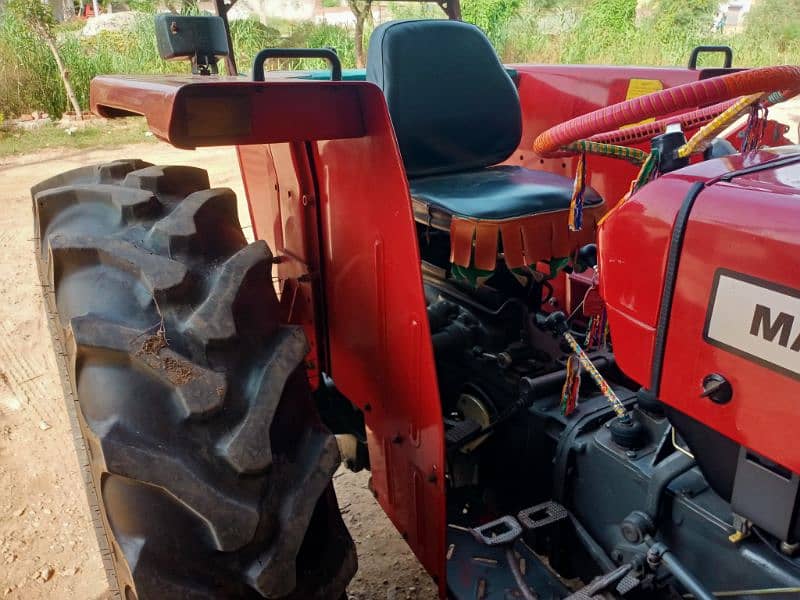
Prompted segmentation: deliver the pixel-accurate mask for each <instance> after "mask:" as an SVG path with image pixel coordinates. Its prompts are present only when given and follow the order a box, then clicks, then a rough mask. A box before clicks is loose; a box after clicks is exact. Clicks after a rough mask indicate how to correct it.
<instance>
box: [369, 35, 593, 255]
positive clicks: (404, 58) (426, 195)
mask: <svg viewBox="0 0 800 600" xmlns="http://www.w3.org/2000/svg"><path fill="white" fill-rule="evenodd" d="M367 80H368V81H370V82H372V83H375V84H376V85H378V87H380V88H381V90H382V91H383V93H384V96H385V97H386V104H387V106H388V108H389V114H390V116H391V119H392V124H393V125H394V130H395V136H396V137H397V142H398V145H399V147H400V154H401V156H402V158H403V164H404V165H405V169H406V175H407V177H408V181H409V188H410V191H411V198H412V205H413V209H414V216H415V219H416V220H417V221H419V222H421V223H425V224H426V225H428V226H431V227H434V228H438V229H443V230H446V231H449V233H450V250H451V253H450V261H451V263H453V264H454V265H459V266H462V267H470V266H474V267H476V268H478V269H481V270H494V268H495V264H496V260H497V257H498V255H499V252H500V248H502V255H503V261H504V262H505V264H506V266H508V267H509V268H516V267H522V266H531V265H534V264H535V263H537V262H538V261H540V260H549V259H550V258H552V257H565V256H569V255H570V254H571V252H572V251H573V250H574V249H575V248H577V247H578V246H579V245H582V244H585V243H587V242H589V241H592V240H593V238H594V231H595V224H596V223H597V221H598V220H599V218H600V217H601V216H602V211H603V210H604V206H603V202H602V199H601V198H600V196H599V195H598V194H597V192H595V191H594V190H592V189H591V188H587V189H586V191H585V195H584V207H585V209H588V210H584V227H583V229H582V230H581V231H577V232H576V231H570V230H569V228H568V221H569V213H570V211H569V206H570V200H571V197H572V189H573V183H572V180H570V179H568V178H567V177H564V176H562V175H556V174H553V173H549V172H545V171H534V170H531V169H525V168H523V167H519V166H512V165H502V164H501V163H503V161H505V160H507V159H508V158H509V156H511V155H512V153H513V152H514V151H515V150H516V149H517V148H518V147H519V145H520V140H521V138H522V110H521V107H520V101H519V94H518V93H517V87H516V85H515V83H514V82H513V81H512V79H511V77H510V76H509V74H508V72H507V70H506V69H505V67H504V66H503V65H502V63H501V62H500V59H499V58H498V57H497V54H496V53H495V51H494V48H492V45H491V43H490V42H489V40H488V39H487V38H486V36H485V35H484V34H483V32H482V31H481V30H480V29H478V28H477V27H475V26H474V25H470V24H468V23H463V22H460V21H445V20H421V21H392V22H389V23H385V24H383V25H381V26H380V27H378V28H377V29H375V32H374V33H373V34H372V39H371V40H370V44H369V54H368V58H367Z"/></svg>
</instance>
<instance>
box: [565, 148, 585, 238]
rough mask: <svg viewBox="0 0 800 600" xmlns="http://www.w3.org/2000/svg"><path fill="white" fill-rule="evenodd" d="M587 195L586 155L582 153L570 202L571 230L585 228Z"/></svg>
mask: <svg viewBox="0 0 800 600" xmlns="http://www.w3.org/2000/svg"><path fill="white" fill-rule="evenodd" d="M585 193H586V153H585V152H581V155H580V156H579V157H578V165H577V167H576V168H575V182H574V184H573V185H572V198H571V199H570V201H569V222H568V225H569V230H570V231H580V230H581V229H582V228H583V196H584V194H585Z"/></svg>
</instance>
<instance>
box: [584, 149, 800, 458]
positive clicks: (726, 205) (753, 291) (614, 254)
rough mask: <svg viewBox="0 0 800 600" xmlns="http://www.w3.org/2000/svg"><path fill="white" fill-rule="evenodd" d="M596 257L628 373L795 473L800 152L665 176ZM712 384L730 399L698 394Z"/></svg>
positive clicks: (631, 204)
mask: <svg viewBox="0 0 800 600" xmlns="http://www.w3.org/2000/svg"><path fill="white" fill-rule="evenodd" d="M599 248H600V276H601V288H602V294H603V297H604V299H605V301H606V304H607V307H608V313H609V321H610V326H611V331H612V334H613V343H614V351H615V354H616V356H617V360H618V363H619V365H620V367H621V368H622V370H623V371H625V373H626V374H628V375H629V376H631V377H632V378H634V379H635V380H637V381H638V382H639V383H640V384H641V385H643V386H645V387H647V388H649V389H651V390H652V391H653V392H655V393H656V395H657V396H658V397H659V398H660V399H661V400H662V401H663V402H665V403H666V404H667V405H668V406H670V407H672V408H673V409H676V410H678V411H680V412H681V413H684V414H686V415H689V416H690V417H692V418H694V419H696V420H697V421H699V422H701V423H703V424H705V425H707V426H708V427H709V428H711V429H713V430H715V431H716V432H718V433H720V434H722V435H723V436H725V437H726V438H729V439H732V440H735V441H736V442H738V443H739V444H741V445H743V446H745V447H746V448H748V449H750V450H752V451H754V452H756V453H757V454H758V455H760V456H763V457H766V458H768V459H769V460H771V461H775V462H777V463H779V464H780V465H783V466H784V467H787V468H789V469H791V470H792V471H794V472H800V446H798V445H797V444H796V443H794V440H792V439H786V438H787V437H788V436H789V435H793V434H791V433H790V432H793V431H794V430H796V429H797V428H798V427H800V416H798V415H799V414H800V413H798V411H797V404H796V402H797V398H798V397H800V146H789V147H783V148H778V149H770V150H763V151H759V152H755V153H751V154H749V155H747V156H742V155H735V156H729V157H724V158H720V159H715V160H709V161H705V162H702V163H698V164H695V165H692V166H690V167H687V168H685V169H681V170H679V171H675V172H673V173H669V174H667V175H664V176H662V177H660V178H659V179H657V180H655V181H653V182H651V183H649V184H647V185H646V186H645V187H643V188H642V189H641V190H640V191H639V192H638V193H636V194H635V195H634V196H633V197H631V199H630V200H629V201H628V202H626V203H625V204H623V205H622V206H620V207H619V208H618V209H617V210H615V211H614V212H613V213H612V214H611V215H610V216H609V217H608V218H607V219H606V221H605V222H604V223H603V225H602V227H601V229H600V238H599ZM710 378H711V379H710ZM712 379H713V380H714V381H719V380H721V381H723V382H724V385H723V387H724V388H725V389H724V390H722V391H721V392H720V393H712V394H708V393H707V394H706V395H705V396H703V395H702V394H703V393H704V391H706V392H707V391H708V387H709V385H710V383H709V382H710V381H711V380H712ZM704 381H705V384H704ZM704 386H705V387H704ZM780 432H784V433H780Z"/></svg>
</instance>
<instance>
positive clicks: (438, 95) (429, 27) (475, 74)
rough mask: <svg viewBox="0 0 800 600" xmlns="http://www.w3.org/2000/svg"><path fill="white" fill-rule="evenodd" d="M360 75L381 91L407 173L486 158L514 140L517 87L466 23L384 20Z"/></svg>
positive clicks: (484, 162) (466, 166)
mask: <svg viewBox="0 0 800 600" xmlns="http://www.w3.org/2000/svg"><path fill="white" fill-rule="evenodd" d="M367 81H371V82H372V83H374V84H376V85H377V86H378V87H380V88H381V90H383V93H384V95H385V96H386V104H387V106H388V108H389V114H390V115H391V117H392V124H393V125H394V129H395V134H396V136H397V142H398V144H399V146H400V154H401V155H402V157H403V162H404V164H405V167H406V173H407V174H408V176H409V177H410V178H413V177H420V176H426V175H433V174H437V173H449V172H455V171H466V170H470V169H479V168H481V167H487V166H489V165H494V164H497V163H500V162H503V161H504V160H506V159H507V158H508V157H509V156H510V155H511V153H512V152H514V150H515V149H516V148H517V146H519V142H520V136H521V135H522V114H521V110H520V103H519V95H518V93H517V88H516V86H515V85H514V82H513V81H512V80H511V78H510V77H509V75H508V72H507V71H506V69H505V68H504V67H503V65H502V63H501V62H500V59H499V58H498V57H497V54H496V53H495V51H494V48H492V45H491V43H490V42H489V40H488V39H487V38H486V36H485V35H484V34H483V32H482V31H481V30H480V29H478V28H477V27H475V26H474V25H470V24H469V23H462V22H460V21H445V20H441V19H432V20H419V21H391V22H389V23H384V24H383V25H381V26H379V27H377V28H376V29H375V31H374V33H373V34H372V38H371V39H370V43H369V52H368V54H367Z"/></svg>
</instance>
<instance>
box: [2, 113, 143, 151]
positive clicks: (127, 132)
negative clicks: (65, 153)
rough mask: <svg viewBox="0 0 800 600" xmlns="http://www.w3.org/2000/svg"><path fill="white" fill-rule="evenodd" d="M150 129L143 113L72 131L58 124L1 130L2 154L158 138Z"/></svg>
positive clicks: (127, 142)
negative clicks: (26, 128)
mask: <svg viewBox="0 0 800 600" xmlns="http://www.w3.org/2000/svg"><path fill="white" fill-rule="evenodd" d="M147 131H148V129H147V122H146V121H145V120H144V118H141V117H130V118H125V119H118V120H113V121H107V122H105V123H104V122H98V123H89V124H87V125H85V126H84V127H83V128H81V129H78V130H76V131H74V132H73V133H71V134H70V133H67V131H66V130H64V129H61V128H60V127H57V126H55V125H43V126H42V127H40V128H38V129H32V130H30V131H23V130H17V129H13V130H5V131H0V157H8V156H15V155H20V154H29V153H32V152H38V151H40V150H44V149H48V148H50V149H52V148H70V149H82V148H101V147H109V146H123V145H126V144H137V143H141V142H148V141H149V142H155V141H156V138H155V137H154V136H147V135H145V134H146V132H147Z"/></svg>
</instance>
